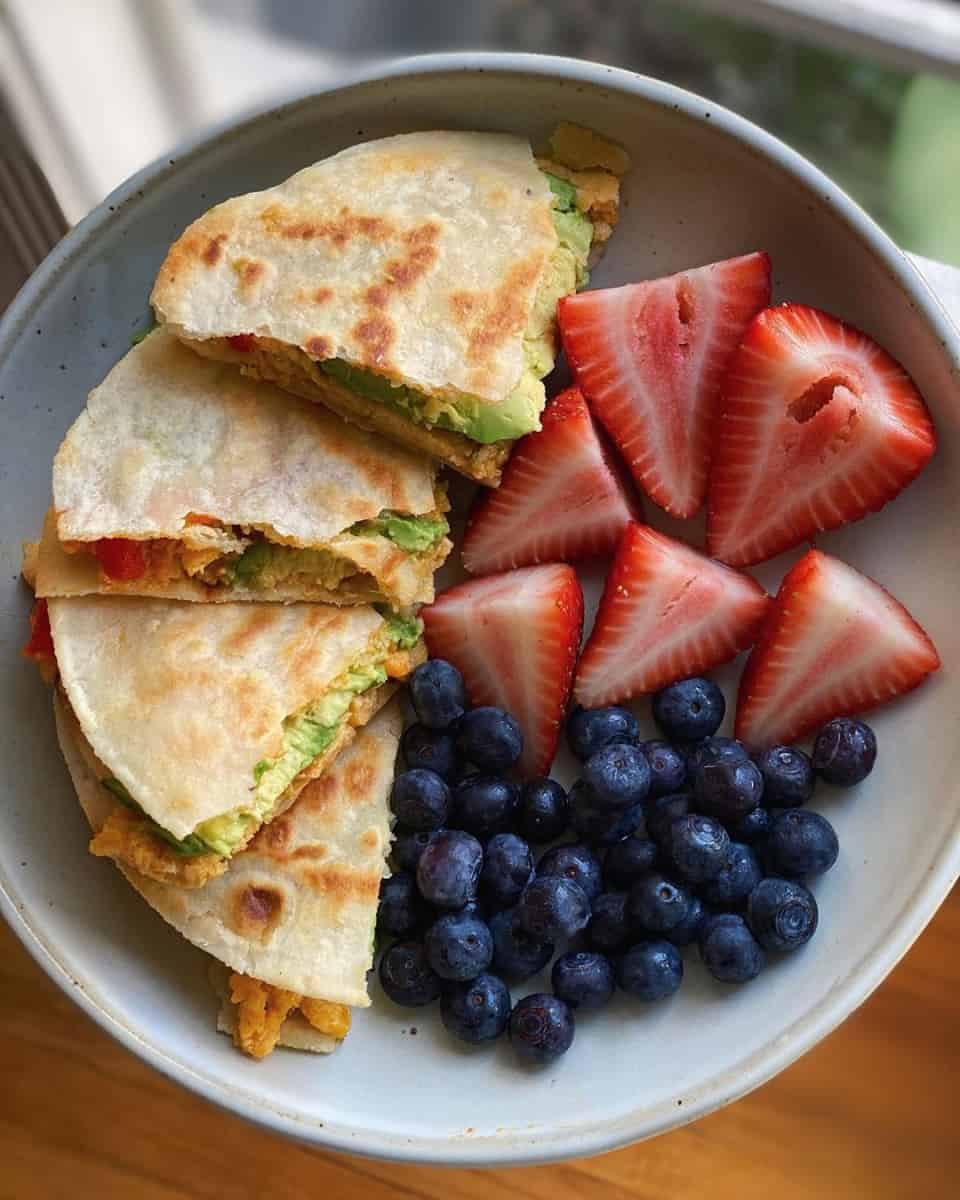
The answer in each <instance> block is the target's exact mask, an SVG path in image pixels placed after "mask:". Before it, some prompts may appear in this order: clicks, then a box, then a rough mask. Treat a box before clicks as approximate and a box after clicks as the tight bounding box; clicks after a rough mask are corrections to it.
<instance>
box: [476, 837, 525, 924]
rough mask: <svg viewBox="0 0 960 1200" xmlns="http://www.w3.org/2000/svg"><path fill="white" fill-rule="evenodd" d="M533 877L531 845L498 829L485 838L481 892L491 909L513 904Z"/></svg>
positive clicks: (507, 906)
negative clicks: (493, 834) (487, 839)
mask: <svg viewBox="0 0 960 1200" xmlns="http://www.w3.org/2000/svg"><path fill="white" fill-rule="evenodd" d="M532 878H533V855H532V854H531V853H530V847H529V846H528V845H527V843H526V842H525V841H524V840H523V838H519V837H517V835H516V834H515V833H498V834H496V835H495V836H494V837H492V838H491V839H490V840H489V842H487V844H486V847H485V848H484V851H483V869H482V870H481V872H480V894H481V896H482V897H483V899H484V902H485V903H486V904H487V905H488V906H489V907H490V908H491V909H494V910H497V909H501V908H512V907H513V906H514V905H515V904H516V902H517V901H518V900H519V899H520V897H521V895H522V894H523V889H524V888H525V887H526V886H527V884H528V883H529V882H530V880H531V879H532Z"/></svg>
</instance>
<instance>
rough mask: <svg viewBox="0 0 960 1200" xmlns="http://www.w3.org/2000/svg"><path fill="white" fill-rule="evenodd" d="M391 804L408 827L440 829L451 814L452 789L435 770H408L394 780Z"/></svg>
mask: <svg viewBox="0 0 960 1200" xmlns="http://www.w3.org/2000/svg"><path fill="white" fill-rule="evenodd" d="M390 807H391V808H392V809H393V813H394V816H395V817H396V818H397V820H398V821H400V822H401V823H402V824H403V825H405V826H406V827H407V829H414V830H418V831H420V832H425V831H428V830H432V829H440V828H441V827H442V826H444V825H446V823H447V818H448V816H449V815H450V789H449V788H448V787H447V785H446V783H444V781H443V780H442V779H441V778H440V776H439V775H438V774H437V773H436V772H435V771H427V770H424V769H423V767H418V768H417V769H416V770H414V771H404V772H403V774H402V775H398V776H397V777H396V779H395V780H394V781H393V794H392V795H391V797H390Z"/></svg>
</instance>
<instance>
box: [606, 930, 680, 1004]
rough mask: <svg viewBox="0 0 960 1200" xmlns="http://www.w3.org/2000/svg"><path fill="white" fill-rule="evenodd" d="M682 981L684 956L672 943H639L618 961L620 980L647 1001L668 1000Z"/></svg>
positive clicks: (619, 981)
mask: <svg viewBox="0 0 960 1200" xmlns="http://www.w3.org/2000/svg"><path fill="white" fill-rule="evenodd" d="M682 982H683V959H682V958H681V957H680V951H679V950H678V949H677V948H676V946H674V945H672V944H671V943H670V942H666V941H662V940H661V939H659V938H657V939H654V940H652V941H644V942H637V944H636V945H635V946H631V947H630V949H629V950H627V951H626V952H625V953H624V954H622V955H621V956H620V959H619V960H618V962H617V983H619V985H620V986H621V987H622V988H623V990H624V991H625V992H629V993H630V995H631V996H636V998H637V999H638V1000H644V1001H646V1002H647V1003H648V1004H649V1003H653V1002H654V1001H656V1000H666V999H667V998H668V997H670V996H672V995H673V994H674V992H676V990H677V988H679V986H680V984H681V983H682Z"/></svg>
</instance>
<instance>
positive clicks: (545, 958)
mask: <svg viewBox="0 0 960 1200" xmlns="http://www.w3.org/2000/svg"><path fill="white" fill-rule="evenodd" d="M515 915H516V909H505V910H504V911H503V912H498V913H494V915H493V916H492V917H491V918H490V933H491V934H492V936H493V965H494V967H495V968H496V969H497V970H498V971H500V972H501V973H502V974H504V975H508V976H509V977H510V978H511V979H517V980H522V979H529V977H530V976H531V975H536V974H537V973H538V972H539V971H542V970H543V968H544V967H545V966H546V965H547V963H548V962H549V961H550V959H551V958H553V949H554V947H553V943H552V942H549V941H544V940H543V939H542V938H537V937H532V936H531V935H530V934H529V933H525V932H524V930H522V929H520V928H519V926H518V925H517V923H516V920H515Z"/></svg>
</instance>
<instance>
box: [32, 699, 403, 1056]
mask: <svg viewBox="0 0 960 1200" xmlns="http://www.w3.org/2000/svg"><path fill="white" fill-rule="evenodd" d="M54 712H55V716H56V723H57V736H58V739H59V741H60V748H61V750H62V752H63V755H64V759H65V761H66V763H67V767H68V769H69V771H70V776H71V778H72V780H73V784H74V787H75V789H76V792H77V796H78V798H79V800H80V804H81V806H82V808H83V810H84V812H85V814H86V816H87V819H88V821H89V823H90V825H91V828H92V829H94V830H98V829H100V828H102V826H103V824H104V822H105V821H106V820H108V819H109V814H110V811H111V797H110V795H109V793H108V792H107V791H106V790H105V789H104V788H103V786H102V776H101V770H102V764H101V763H100V762H99V760H98V759H97V757H96V755H95V754H94V753H93V751H92V749H91V747H90V744H89V742H87V740H86V738H85V737H84V735H83V732H82V730H81V728H80V725H79V722H78V721H77V719H76V717H75V716H74V714H73V712H72V710H71V709H70V706H69V702H68V701H67V700H66V698H65V696H64V694H63V693H62V691H60V690H59V689H58V690H57V691H56V692H55V693H54ZM401 728H402V719H401V715H400V710H399V705H398V702H397V701H394V702H393V703H392V704H389V705H387V706H386V707H385V708H383V709H382V710H381V711H380V712H379V713H378V714H377V716H376V717H375V718H374V719H373V720H372V721H371V722H370V724H369V725H367V726H366V727H365V728H364V729H363V730H361V731H360V733H359V734H358V735H357V737H356V740H355V741H354V742H353V744H352V745H351V746H350V748H349V749H348V750H346V751H345V752H344V754H343V755H341V757H340V758H339V759H338V760H337V762H336V763H335V764H334V765H333V766H332V767H330V768H329V769H328V770H327V771H326V772H325V773H324V774H323V775H322V776H321V777H320V778H319V779H316V780H313V781H312V782H311V783H309V784H308V785H307V787H306V788H304V790H303V792H302V793H301V795H300V797H299V799H298V800H297V802H296V804H294V805H293V807H292V808H291V809H290V810H289V811H288V812H286V813H285V814H284V815H283V816H280V817H278V818H277V819H276V820H275V821H274V822H273V823H272V824H271V825H268V826H266V827H264V828H263V829H261V830H260V832H259V833H258V834H257V835H256V837H255V838H254V839H253V841H252V842H251V843H250V845H249V846H248V847H247V848H246V849H245V850H242V851H240V852H239V853H238V854H236V855H235V856H234V857H233V859H232V860H231V861H230V865H229V869H228V870H227V871H226V872H225V873H224V874H223V875H221V876H220V877H219V878H217V879H214V880H212V881H211V882H210V883H208V884H207V886H206V887H205V888H203V889H202V890H201V891H191V890H188V889H184V888H181V887H177V886H171V885H169V884H162V883H158V882H156V881H155V880H153V879H150V878H148V877H146V876H144V875H140V874H139V873H138V872H136V871H135V870H133V869H132V868H131V867H130V866H129V865H127V864H125V863H119V864H118V865H119V867H120V870H121V871H122V872H123V874H124V875H125V876H126V878H127V880H128V881H129V882H130V883H131V884H132V886H133V887H134V888H135V889H136V890H137V891H138V892H139V893H140V894H141V895H142V896H143V898H144V899H145V900H146V901H147V903H148V904H150V905H151V907H153V908H154V909H155V910H156V911H157V912H158V913H159V914H160V916H162V917H163V918H164V920H166V921H167V922H169V923H170V924H171V925H172V926H173V927H174V928H175V929H176V930H177V931H178V932H179V933H181V934H182V935H183V936H184V937H185V938H186V939H187V940H188V941H190V942H192V943H193V944H194V945H196V946H199V947H200V948H201V949H202V950H205V951H206V952H207V953H208V954H211V955H212V956H213V957H214V958H215V959H216V960H217V963H216V964H215V965H214V968H213V970H212V971H211V981H212V983H213V985H214V989H215V991H216V993H217V995H218V996H219V997H220V1000H221V1007H220V1013H219V1017H218V1021H217V1024H218V1027H219V1028H220V1029H222V1030H223V1031H224V1032H228V1033H230V1034H231V1035H232V1036H233V1037H234V1040H235V1042H236V1044H237V1046H238V1047H239V1048H240V1049H242V1050H243V1051H244V1052H245V1053H247V1054H250V1055H252V1056H253V1057H255V1058H262V1057H263V1056H264V1054H267V1053H269V1052H270V1050H272V1049H273V1047H274V1045H276V1044H281V1045H290V1046H295V1047H297V1048H300V1049H308V1050H313V1051H316V1052H319V1053H329V1052H330V1051H331V1050H333V1049H334V1048H335V1046H336V1045H337V1044H338V1043H339V1041H341V1040H342V1039H343V1038H344V1037H345V1036H346V1034H347V1031H348V1030H349V1027H350V1008H351V1007H360V1008H363V1007H366V1006H368V1005H369V1003H370V998H369V996H368V994H367V972H368V970H369V969H370V967H371V966H372V963H373V937H374V929H375V926H376V916H377V902H378V898H379V889H380V881H381V879H382V877H383V875H384V874H385V872H386V865H385V864H386V856H387V852H388V849H389V843H390V810H389V803H388V798H389V794H390V787H391V784H392V781H393V770H394V761H395V759H396V754H397V747H398V743H399V738H400V731H401Z"/></svg>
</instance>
